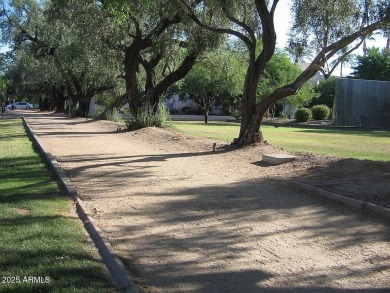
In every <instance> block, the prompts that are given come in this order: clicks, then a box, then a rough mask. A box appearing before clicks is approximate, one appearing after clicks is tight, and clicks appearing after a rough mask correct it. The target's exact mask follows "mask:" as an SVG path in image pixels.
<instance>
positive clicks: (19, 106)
mask: <svg viewBox="0 0 390 293" xmlns="http://www.w3.org/2000/svg"><path fill="white" fill-rule="evenodd" d="M32 108H34V106H33V105H31V104H30V103H26V102H17V103H14V104H11V105H8V106H7V109H12V110H15V109H26V110H28V109H32Z"/></svg>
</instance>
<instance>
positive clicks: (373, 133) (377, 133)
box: [297, 128, 390, 138]
mask: <svg viewBox="0 0 390 293" xmlns="http://www.w3.org/2000/svg"><path fill="white" fill-rule="evenodd" d="M297 132H304V133H316V134H322V133H323V134H325V133H326V134H340V135H354V136H368V137H380V138H382V137H385V138H390V130H367V129H359V128H356V129H350V128H348V129H343V128H331V129H302V130H299V131H297Z"/></svg>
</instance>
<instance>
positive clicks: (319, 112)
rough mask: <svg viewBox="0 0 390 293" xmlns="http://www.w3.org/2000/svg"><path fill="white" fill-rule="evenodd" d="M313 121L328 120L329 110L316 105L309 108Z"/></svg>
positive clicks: (323, 106) (324, 106)
mask: <svg viewBox="0 0 390 293" xmlns="http://www.w3.org/2000/svg"><path fill="white" fill-rule="evenodd" d="M311 114H312V116H313V119H314V120H326V119H328V118H329V114H330V108H329V107H328V106H326V105H316V106H313V107H312V108H311Z"/></svg>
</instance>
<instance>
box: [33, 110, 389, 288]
mask: <svg viewBox="0 0 390 293" xmlns="http://www.w3.org/2000/svg"><path fill="white" fill-rule="evenodd" d="M28 122H29V124H30V125H31V127H32V128H33V129H34V130H35V131H36V133H37V134H38V136H39V137H40V138H41V139H42V140H43V142H44V144H45V145H46V146H47V148H48V149H49V150H50V151H51V152H52V153H53V155H54V156H55V157H56V158H57V160H58V161H59V162H60V164H61V165H62V167H63V168H64V169H65V170H66V172H67V174H68V175H69V176H70V177H71V178H72V181H73V182H74V184H75V185H76V186H77V189H78V191H79V194H80V197H81V198H82V199H83V200H84V202H85V204H86V206H87V208H88V209H89V210H90V211H91V213H93V214H94V218H95V219H96V221H97V223H98V225H99V227H100V228H101V229H102V230H103V232H104V234H105V236H106V237H107V238H109V239H110V242H111V245H112V246H113V247H114V249H115V250H116V251H117V252H118V254H119V255H120V256H121V258H122V259H123V260H124V262H125V263H126V264H127V265H128V267H129V270H130V271H131V273H132V275H133V276H134V278H135V281H136V282H137V283H138V285H139V287H140V290H141V291H146V292H149V291H151V292H264V291H265V292H269V291H270V292H272V291H275V292H297V291H302V292H315V291H319V292H333V291H334V292H340V291H342V292H344V291H349V290H351V291H352V290H359V291H361V292H369V291H375V292H377V291H376V290H378V289H383V290H384V291H385V289H390V226H389V223H388V222H386V221H384V220H380V219H375V218H374V217H373V216H370V215H366V214H364V213H362V212H359V211H355V210H353V209H350V208H347V207H344V206H342V205H339V204H333V203H328V202H325V201H323V200H319V199H316V198H315V197H311V196H309V195H306V194H303V193H300V192H298V191H295V190H291V189H290V188H289V187H288V184H287V183H288V182H287V181H288V179H289V178H292V177H294V174H295V175H296V173H297V172H301V171H302V170H301V169H300V166H301V165H304V164H301V165H299V164H298V165H297V164H295V165H294V163H289V164H286V165H283V166H277V167H267V166H264V165H262V164H261V163H259V160H260V155H261V152H262V151H269V150H271V149H272V148H271V147H270V146H265V147H264V146H262V147H251V148H247V149H244V150H238V151H231V152H224V151H222V150H218V151H217V152H212V151H211V145H212V141H211V140H206V139H191V138H189V137H187V136H184V135H178V134H173V133H171V132H170V131H168V130H163V129H145V130H140V131H137V132H132V133H126V132H117V131H116V125H115V124H113V123H109V122H103V121H97V122H90V121H85V119H68V118H64V117H61V116H54V115H48V114H42V113H40V114H39V113H34V115H31V117H29V118H28ZM294 168H296V169H294ZM354 292H355V291H354Z"/></svg>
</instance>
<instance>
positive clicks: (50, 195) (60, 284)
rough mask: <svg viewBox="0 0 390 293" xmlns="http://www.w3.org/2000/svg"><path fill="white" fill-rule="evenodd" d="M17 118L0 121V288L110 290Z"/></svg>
mask: <svg viewBox="0 0 390 293" xmlns="http://www.w3.org/2000/svg"><path fill="white" fill-rule="evenodd" d="M71 209H72V201H71V200H70V198H68V197H66V196H64V195H62V194H61V192H60V190H59V188H58V186H57V184H56V182H55V181H53V179H52V178H51V176H50V175H49V174H48V172H47V170H46V166H45V164H43V163H42V161H41V158H40V156H39V155H38V154H37V153H36V152H35V151H34V149H33V146H32V142H31V141H30V140H29V139H28V137H27V136H26V132H25V130H24V128H23V125H22V121H21V120H20V119H7V120H0V277H1V280H0V281H1V283H0V292H80V293H81V292H114V288H113V287H112V285H111V283H110V281H109V280H108V277H107V276H106V274H105V272H104V270H103V266H102V264H101V263H100V261H99V260H97V259H96V258H95V257H94V252H93V249H92V244H91V243H90V242H88V241H87V236H86V234H85V232H84V230H83V229H84V228H83V226H82V223H81V222H80V221H79V220H78V219H77V218H73V217H70V216H69V214H70V213H69V212H70V211H71Z"/></svg>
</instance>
